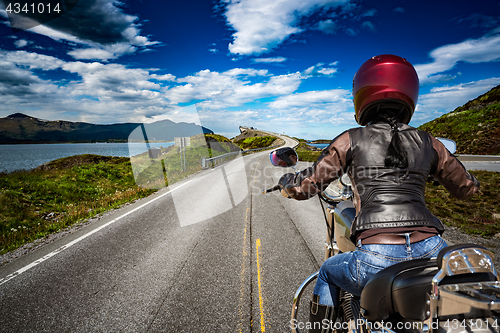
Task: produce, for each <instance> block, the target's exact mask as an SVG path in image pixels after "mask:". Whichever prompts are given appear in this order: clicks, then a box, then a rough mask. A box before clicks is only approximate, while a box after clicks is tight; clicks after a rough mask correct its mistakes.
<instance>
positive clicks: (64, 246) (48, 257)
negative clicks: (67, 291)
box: [0, 178, 196, 286]
mask: <svg viewBox="0 0 500 333" xmlns="http://www.w3.org/2000/svg"><path fill="white" fill-rule="evenodd" d="M195 179H196V178H193V179H191V180H189V181H187V182H185V183H184V184H181V185H180V186H178V187H176V188H174V189H172V190H170V191H168V192H165V193H163V194H162V195H160V196H158V197H156V198H154V199H152V200H151V201H148V202H146V203H145V204H143V205H141V206H139V207H137V208H134V209H132V210H131V211H130V212H127V213H125V214H123V215H121V216H118V217H117V218H115V219H114V220H111V221H109V222H108V223H106V224H103V225H101V226H100V227H98V228H96V229H94V230H92V231H90V232H88V233H86V234H85V235H83V236H80V237H79V238H77V239H75V240H73V241H71V242H69V243H68V244H66V245H63V246H61V247H60V248H58V249H56V250H54V251H52V252H50V253H49V254H47V255H45V256H43V257H41V258H40V259H38V260H35V261H33V262H32V263H31V264H29V265H26V266H24V267H23V268H21V269H19V270H17V271H15V272H14V273H12V274H9V275H7V276H6V277H4V278H3V279H0V286H1V285H2V284H4V283H6V282H7V281H9V280H12V279H13V278H15V277H16V276H18V275H20V274H22V273H24V272H26V271H27V270H29V269H31V268H33V267H35V266H37V265H38V264H41V263H42V262H44V261H45V260H48V259H50V258H52V257H53V256H55V255H56V254H58V253H60V252H62V251H64V250H66V249H68V248H70V247H71V246H73V245H75V244H77V243H78V242H80V241H82V240H84V239H85V238H87V237H89V236H90V235H93V234H95V233H96V232H98V231H100V230H101V229H104V228H106V227H108V226H110V225H111V224H113V223H115V222H116V221H118V220H120V219H121V218H123V217H125V216H127V215H130V214H132V213H134V212H136V211H138V210H139V209H141V208H143V207H145V206H147V205H149V204H150V203H152V202H155V201H156V200H158V199H160V198H162V197H164V196H165V195H167V194H169V193H172V192H173V191H175V190H177V189H179V188H181V187H183V186H184V185H187V184H189V183H190V182H192V181H193V180H195Z"/></svg>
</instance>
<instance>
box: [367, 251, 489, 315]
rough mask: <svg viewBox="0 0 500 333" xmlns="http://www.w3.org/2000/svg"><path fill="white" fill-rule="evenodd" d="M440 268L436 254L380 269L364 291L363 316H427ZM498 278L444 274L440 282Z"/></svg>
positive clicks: (483, 274) (479, 274) (480, 275)
mask: <svg viewBox="0 0 500 333" xmlns="http://www.w3.org/2000/svg"><path fill="white" fill-rule="evenodd" d="M438 271H439V269H438V267H437V260H436V258H432V259H416V260H409V261H404V262H401V263H398V264H395V265H392V266H389V267H387V268H385V269H383V270H382V271H380V272H378V273H377V274H375V275H374V276H372V278H371V279H370V280H369V281H368V283H367V284H366V285H365V287H364V289H363V291H362V293H361V308H362V309H363V316H364V317H365V318H366V319H368V320H370V321H380V320H387V319H389V320H390V319H392V318H401V317H403V318H405V319H409V320H419V321H423V320H425V319H427V315H426V312H427V311H428V306H426V302H427V299H428V296H427V295H428V294H429V293H430V292H431V290H432V288H431V287H432V278H433V277H434V276H435V275H436V274H437V272H438ZM478 281H496V277H495V276H494V275H493V274H490V273H476V274H462V275H457V276H449V277H445V278H444V279H443V281H442V282H441V283H440V284H450V283H467V282H478Z"/></svg>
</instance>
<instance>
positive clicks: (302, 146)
mask: <svg viewBox="0 0 500 333" xmlns="http://www.w3.org/2000/svg"><path fill="white" fill-rule="evenodd" d="M296 140H297V141H299V140H300V139H296ZM299 142H300V143H299V145H298V146H297V148H296V149H295V150H296V151H297V155H298V156H299V161H302V162H316V160H317V159H318V157H319V155H320V154H321V150H313V149H314V147H312V146H310V145H308V144H307V143H306V141H304V140H300V141H299Z"/></svg>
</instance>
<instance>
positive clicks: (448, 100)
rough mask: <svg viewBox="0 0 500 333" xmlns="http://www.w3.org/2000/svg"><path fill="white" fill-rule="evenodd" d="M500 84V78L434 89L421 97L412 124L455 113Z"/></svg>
mask: <svg viewBox="0 0 500 333" xmlns="http://www.w3.org/2000/svg"><path fill="white" fill-rule="evenodd" d="M499 84H500V77H493V78H489V79H485V80H480V81H473V82H469V83H461V84H457V85H452V86H443V87H435V88H432V89H431V91H430V92H429V93H427V94H423V95H421V96H420V97H419V100H418V104H417V108H416V110H415V115H414V116H413V119H412V124H416V125H420V124H423V123H425V122H426V121H429V120H432V119H434V118H436V117H439V116H441V115H442V114H444V113H447V112H450V111H453V110H454V109H455V108H457V107H459V106H461V105H463V104H465V103H467V102H468V101H470V100H472V99H474V98H476V97H477V96H479V95H482V94H484V93H485V92H486V91H488V90H490V89H491V88H493V87H495V86H497V85H499Z"/></svg>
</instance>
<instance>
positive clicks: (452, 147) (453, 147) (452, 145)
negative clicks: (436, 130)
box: [436, 138, 457, 154]
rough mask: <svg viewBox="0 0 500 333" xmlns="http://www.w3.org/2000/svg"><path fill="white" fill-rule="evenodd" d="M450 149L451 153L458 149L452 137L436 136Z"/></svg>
mask: <svg viewBox="0 0 500 333" xmlns="http://www.w3.org/2000/svg"><path fill="white" fill-rule="evenodd" d="M436 139H438V140H439V141H441V143H442V144H443V145H444V146H445V147H446V149H448V150H449V151H450V153H452V154H454V153H455V152H456V151H457V143H456V142H455V141H453V140H450V139H445V138H436Z"/></svg>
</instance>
